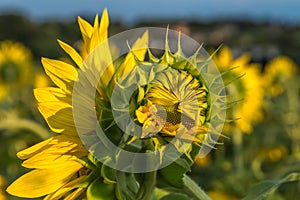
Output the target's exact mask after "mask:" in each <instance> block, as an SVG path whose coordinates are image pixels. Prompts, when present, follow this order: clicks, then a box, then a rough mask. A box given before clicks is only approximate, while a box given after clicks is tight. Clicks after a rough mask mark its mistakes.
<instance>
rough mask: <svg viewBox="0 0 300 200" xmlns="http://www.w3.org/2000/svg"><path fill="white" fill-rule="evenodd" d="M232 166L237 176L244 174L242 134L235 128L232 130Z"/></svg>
mask: <svg viewBox="0 0 300 200" xmlns="http://www.w3.org/2000/svg"><path fill="white" fill-rule="evenodd" d="M232 141H233V151H234V166H235V168H236V170H237V172H238V173H239V174H242V173H243V172H244V158H243V133H242V132H241V130H240V129H239V128H237V127H235V128H234V130H233V136H232Z"/></svg>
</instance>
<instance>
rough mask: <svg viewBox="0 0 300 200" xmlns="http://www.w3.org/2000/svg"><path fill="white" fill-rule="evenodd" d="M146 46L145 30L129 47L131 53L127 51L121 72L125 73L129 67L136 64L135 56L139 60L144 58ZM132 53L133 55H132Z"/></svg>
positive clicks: (128, 70) (146, 35)
mask: <svg viewBox="0 0 300 200" xmlns="http://www.w3.org/2000/svg"><path fill="white" fill-rule="evenodd" d="M147 48H148V32H145V33H144V34H143V36H142V37H141V38H138V39H137V40H136V41H135V43H134V44H133V46H132V48H131V51H132V52H131V53H128V54H127V56H126V58H125V60H124V62H123V64H122V66H121V67H122V68H124V70H123V74H127V73H128V72H130V71H131V69H132V68H133V67H134V66H135V65H136V62H135V58H134V56H136V57H137V58H138V59H139V60H144V58H145V54H146V52H147ZM133 54H134V55H133Z"/></svg>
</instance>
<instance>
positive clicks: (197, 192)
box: [182, 175, 211, 200]
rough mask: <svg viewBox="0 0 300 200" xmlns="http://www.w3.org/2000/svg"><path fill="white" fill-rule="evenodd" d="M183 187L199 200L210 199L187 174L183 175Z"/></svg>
mask: <svg viewBox="0 0 300 200" xmlns="http://www.w3.org/2000/svg"><path fill="white" fill-rule="evenodd" d="M182 180H183V184H184V189H185V191H187V193H189V194H190V195H191V196H193V197H195V198H196V199H199V200H211V198H210V197H209V196H208V195H207V194H206V193H205V192H204V191H203V190H202V189H201V188H200V187H199V186H198V185H197V183H195V182H194V181H193V180H192V179H191V178H190V177H188V176H187V175H184V176H183V179H182Z"/></svg>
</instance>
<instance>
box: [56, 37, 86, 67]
mask: <svg viewBox="0 0 300 200" xmlns="http://www.w3.org/2000/svg"><path fill="white" fill-rule="evenodd" d="M57 41H58V44H59V45H60V46H61V48H62V49H63V50H64V51H65V52H66V53H67V54H69V56H70V57H71V58H72V60H73V61H74V62H75V63H76V65H77V66H78V67H81V66H82V62H83V61H82V58H81V56H80V55H79V53H78V52H77V51H76V50H75V49H73V48H72V47H71V46H70V45H68V44H67V43H64V42H63V41H61V40H57Z"/></svg>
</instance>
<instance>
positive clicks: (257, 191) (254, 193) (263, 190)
mask: <svg viewBox="0 0 300 200" xmlns="http://www.w3.org/2000/svg"><path fill="white" fill-rule="evenodd" d="M292 181H300V173H291V174H289V175H287V176H286V177H284V178H282V179H280V180H264V181H262V182H260V183H257V184H255V185H254V186H253V187H251V188H250V190H249V193H248V195H247V196H246V197H245V198H243V200H252V199H255V200H261V199H265V198H266V197H268V195H270V194H271V193H272V192H274V191H275V190H276V189H277V188H278V187H279V186H280V185H281V184H283V183H287V182H292Z"/></svg>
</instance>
